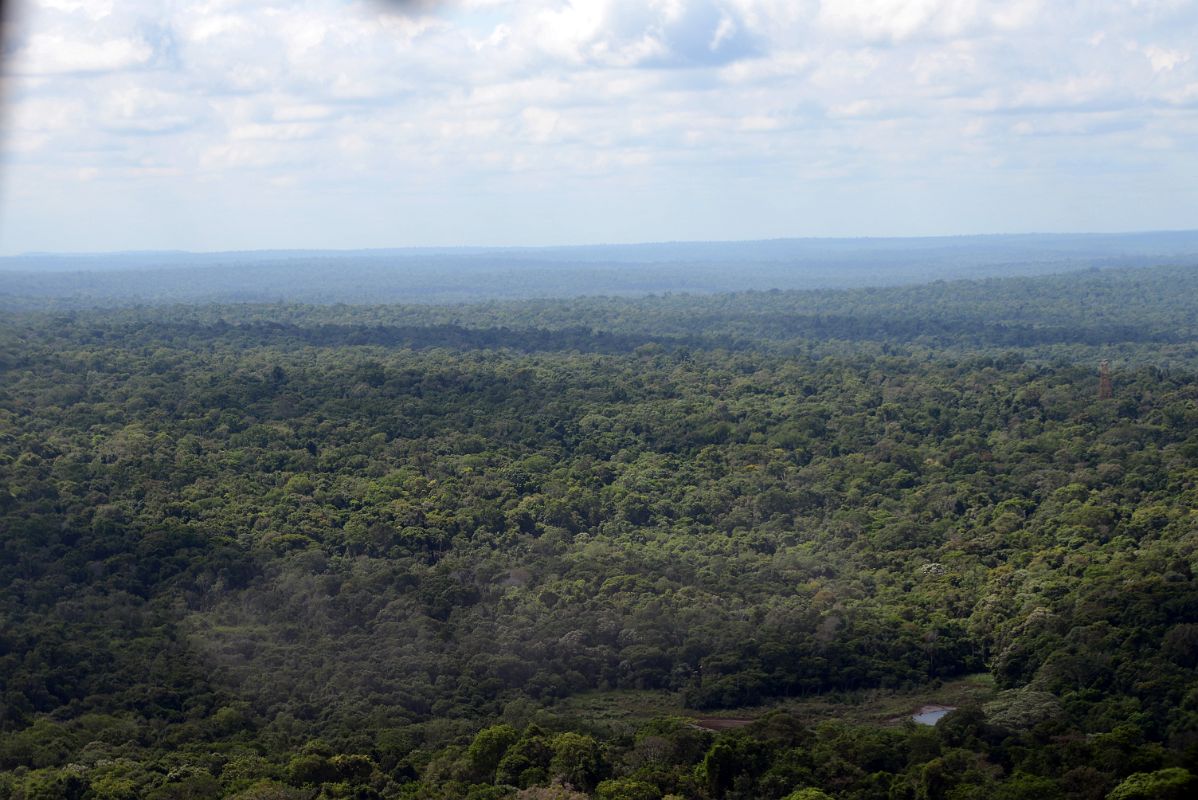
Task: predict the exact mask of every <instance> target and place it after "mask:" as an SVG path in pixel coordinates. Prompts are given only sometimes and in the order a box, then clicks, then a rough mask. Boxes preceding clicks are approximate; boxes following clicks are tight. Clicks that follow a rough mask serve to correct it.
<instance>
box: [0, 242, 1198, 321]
mask: <svg viewBox="0 0 1198 800" xmlns="http://www.w3.org/2000/svg"><path fill="white" fill-rule="evenodd" d="M1192 264H1198V231H1178V232H1158V233H1134V234H1025V235H1009V236H959V237H932V238H910V239H894V238H890V239H777V240H768V241H753V242H663V243H655V244H628V245H594V246H579V247H546V248H493V249H486V248H409V249H396V250H346V251H311V250H294V251H285V250H273V251H253V252H228V253H185V252H135V253H102V254H78V255H64V254H29V255H22V256H12V257H7V258H0V308H9V309H16V308H27V309H36V308H83V307H89V306H129V305H141V304H163V303H194V302H226V303H228V302H233V303H237V302H305V303H456V302H477V301H485V300H499V299H531V298H560V297H580V296H588V295H611V296H637V295H646V294H654V293H665V292H687V293H699V294H706V293H714V292H726V291H738V290H745V289H761V290H765V289H827V288H854V287H866V286H895V285H904V284H914V283H924V282H928V281H935V280H954V279H961V278H986V277H998V276H1017V275H1043V274H1051V273H1059V272H1068V271H1074V270H1080V269H1090V268H1110V267H1141V266H1161V265H1165V266H1168V265H1192Z"/></svg>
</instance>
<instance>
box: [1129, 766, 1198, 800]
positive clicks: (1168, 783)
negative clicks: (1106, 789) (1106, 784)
mask: <svg viewBox="0 0 1198 800" xmlns="http://www.w3.org/2000/svg"><path fill="white" fill-rule="evenodd" d="M1195 793H1198V778H1195V777H1194V776H1193V775H1192V774H1190V771H1189V770H1185V769H1181V768H1180V767H1173V768H1170V769H1162V770H1157V771H1156V772H1137V773H1135V774H1134V775H1129V776H1128V777H1127V780H1125V781H1123V783H1121V784H1119V785H1118V786H1116V787H1115V788H1114V790H1112V791H1111V793H1110V794H1108V795H1107V800H1185V798H1189V797H1193V796H1194V795H1195Z"/></svg>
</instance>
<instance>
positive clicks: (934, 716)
mask: <svg viewBox="0 0 1198 800" xmlns="http://www.w3.org/2000/svg"><path fill="white" fill-rule="evenodd" d="M956 710H957V707H956V706H924V707H923V708H921V709H919V711H916V712H915V713H914V714H912V715H911V719H913V720H915V721H916V722H918V723H919V724H920V725H935V724H936V723H937V722H939V721H940V720H941V718H942V717H944V715H945V714H947V713H948V712H950V711H956Z"/></svg>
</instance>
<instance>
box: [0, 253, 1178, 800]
mask: <svg viewBox="0 0 1198 800" xmlns="http://www.w3.org/2000/svg"><path fill="white" fill-rule="evenodd" d="M1100 361H1109V363H1110V368H1109V369H1110V372H1109V391H1107V390H1106V387H1105V386H1104V385H1103V381H1102V379H1101V378H1100V374H1099V363H1100ZM1196 571H1198V269H1195V268H1187V267H1176V266H1174V267H1161V268H1143V269H1134V270H1102V271H1085V272H1076V273H1068V274H1062V275H1052V276H1040V277H1024V278H1010V279H988V280H982V281H960V282H938V283H934V284H926V285H922V286H909V287H900V288H885V289H853V290H843V291H839V290H838V291H833V290H824V291H812V292H799V291H773V292H741V293H726V294H714V295H703V296H691V295H664V296H649V297H639V298H602V297H590V298H578V299H571V300H522V301H510V302H492V303H481V304H461V305H452V306H346V305H326V306H308V305H292V304H278V303H276V304H261V305H255V304H243V305H190V306H140V307H130V308H120V309H108V310H99V309H91V310H88V309H71V310H60V311H37V312H34V311H29V312H17V311H10V312H5V313H4V314H3V315H0V620H2V621H3V623H2V625H0V800H18V799H19V800H32V798H59V797H65V798H80V799H83V798H97V799H99V798H112V799H113V800H116V799H118V798H142V797H147V798H218V797H237V798H297V799H301V798H302V799H307V798H316V797H324V798H431V799H433V800H436V799H438V798H441V799H444V800H450V799H451V798H470V799H471V800H501V799H507V798H511V800H517V799H519V800H550V799H554V800H556V799H559V798H560V799H562V800H573V799H574V798H578V799H579V800H581V799H582V798H592V797H594V798H601V799H602V800H663V799H664V798H696V799H697V800H725V799H727V800H740V799H743V800H748V799H750V798H761V799H762V800H781V799H782V798H788V800H819V799H820V798H843V799H845V800H848V799H850V798H853V799H859V800H872V799H874V798H876V799H877V800H883V799H885V800H916V798H919V799H920V800H924V799H927V800H932V799H939V798H945V799H946V800H949V799H951V800H970V799H972V798H1025V797H1036V798H1062V800H1063V799H1064V798H1078V799H1079V800H1081V799H1082V798H1094V799H1095V800H1098V799H1099V798H1111V800H1130V799H1131V798H1184V797H1190V796H1195V792H1198V778H1195V776H1196V775H1198V580H1196V578H1195V572H1196ZM940 696H943V698H945V699H947V700H951V701H952V704H953V705H955V706H956V708H955V710H953V711H951V712H950V713H948V714H947V716H945V717H944V718H943V719H942V720H941V721H940V722H939V723H938V724H936V725H935V726H934V727H930V726H920V725H916V724H914V723H913V722H912V721H911V720H910V712H911V711H912V710H914V709H913V708H908V707H906V706H904V705H903V703H905V702H908V700H909V701H910V703H912V704H914V705H918V702H922V700H927V699H931V700H935V699H937V698H938V697H940ZM916 698H920V700H919V701H918V702H917V700H916ZM879 709H889V710H888V711H886V712H885V713H882V711H879ZM896 709H897V710H896Z"/></svg>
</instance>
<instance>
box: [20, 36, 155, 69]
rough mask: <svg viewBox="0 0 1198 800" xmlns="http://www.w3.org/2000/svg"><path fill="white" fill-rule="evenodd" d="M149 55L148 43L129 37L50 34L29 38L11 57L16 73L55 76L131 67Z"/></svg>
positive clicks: (150, 49) (151, 49) (150, 53)
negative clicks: (102, 37)
mask: <svg viewBox="0 0 1198 800" xmlns="http://www.w3.org/2000/svg"><path fill="white" fill-rule="evenodd" d="M153 55H154V49H153V48H152V47H150V45H149V44H147V43H146V42H145V41H142V40H140V39H137V38H133V37H130V38H120V39H105V40H101V41H87V40H84V39H72V38H68V37H66V36H61V35H57V34H52V33H51V34H38V35H34V36H32V37H30V39H29V42H28V44H27V45H26V46H25V47H24V48H22V49H21V50H19V51H18V52H17V53H16V55H15V57H14V59H13V60H14V61H15V62H16V72H17V74H18V75H59V74H63V73H72V72H113V71H116V70H123V69H131V68H134V67H139V66H143V65H144V64H146V63H147V62H148V61H149V60H150V58H151V57H152V56H153Z"/></svg>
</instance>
